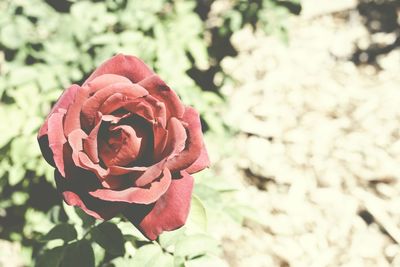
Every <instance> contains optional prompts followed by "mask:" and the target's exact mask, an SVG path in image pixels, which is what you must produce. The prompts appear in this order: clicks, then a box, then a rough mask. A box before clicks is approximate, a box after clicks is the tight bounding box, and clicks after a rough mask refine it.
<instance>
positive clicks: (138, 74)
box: [84, 54, 153, 85]
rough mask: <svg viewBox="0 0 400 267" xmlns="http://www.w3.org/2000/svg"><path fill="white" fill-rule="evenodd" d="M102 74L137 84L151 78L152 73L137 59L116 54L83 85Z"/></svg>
mask: <svg viewBox="0 0 400 267" xmlns="http://www.w3.org/2000/svg"><path fill="white" fill-rule="evenodd" d="M103 74H117V75H121V76H124V77H126V78H128V79H129V80H131V81H132V82H134V83H137V82H139V81H141V80H143V79H145V78H146V77H148V76H151V75H152V74H153V71H152V70H151V69H150V68H149V67H148V66H147V65H146V64H145V63H144V62H143V61H141V60H140V59H138V58H137V57H134V56H125V55H123V54H118V55H116V56H114V57H112V58H111V59H109V60H107V61H105V62H104V63H103V64H101V66H100V67H98V68H97V69H96V70H95V71H94V72H93V73H92V75H90V76H89V78H88V79H87V80H86V81H85V83H84V85H86V84H88V83H89V82H90V81H92V80H93V79H94V78H96V77H98V76H100V75H103Z"/></svg>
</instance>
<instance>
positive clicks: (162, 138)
mask: <svg viewBox="0 0 400 267" xmlns="http://www.w3.org/2000/svg"><path fill="white" fill-rule="evenodd" d="M153 136H154V137H153V138H154V149H153V150H154V160H155V161H159V160H161V158H162V156H163V155H162V152H163V151H164V149H165V146H166V144H167V139H168V131H167V130H166V129H164V128H163V127H162V126H161V125H160V124H158V123H155V124H153Z"/></svg>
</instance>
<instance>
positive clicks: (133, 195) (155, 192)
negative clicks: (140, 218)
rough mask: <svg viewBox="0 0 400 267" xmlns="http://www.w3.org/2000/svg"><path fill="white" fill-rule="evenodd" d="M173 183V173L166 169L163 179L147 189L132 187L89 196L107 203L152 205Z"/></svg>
mask: <svg viewBox="0 0 400 267" xmlns="http://www.w3.org/2000/svg"><path fill="white" fill-rule="evenodd" d="M170 183H171V173H170V172H169V170H168V169H164V171H163V173H162V175H161V177H160V178H159V179H158V180H156V181H154V182H153V183H151V184H150V186H148V187H146V188H142V187H130V188H127V189H125V190H121V191H115V190H110V189H98V190H96V191H93V192H89V194H90V195H91V196H93V197H96V198H99V199H102V200H106V201H121V202H127V203H136V204H150V203H153V202H155V201H156V200H157V199H159V197H160V196H161V195H163V194H164V193H165V192H166V191H167V189H168V187H169V185H170Z"/></svg>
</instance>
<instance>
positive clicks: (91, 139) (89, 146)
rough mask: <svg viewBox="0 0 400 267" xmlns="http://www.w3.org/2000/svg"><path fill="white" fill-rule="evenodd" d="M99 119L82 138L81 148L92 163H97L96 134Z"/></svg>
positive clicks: (99, 123) (98, 127) (97, 132)
mask: <svg viewBox="0 0 400 267" xmlns="http://www.w3.org/2000/svg"><path fill="white" fill-rule="evenodd" d="M100 125H101V121H99V122H98V123H97V124H96V126H95V127H94V128H93V130H92V131H91V132H90V134H89V136H88V137H87V138H86V139H85V140H83V150H84V151H85V153H86V154H87V155H88V157H89V158H90V160H91V161H92V162H93V163H99V155H98V151H97V135H98V134H99V129H100Z"/></svg>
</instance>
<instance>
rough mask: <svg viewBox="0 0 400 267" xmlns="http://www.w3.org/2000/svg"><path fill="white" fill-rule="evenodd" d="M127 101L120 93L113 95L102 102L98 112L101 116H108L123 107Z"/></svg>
mask: <svg viewBox="0 0 400 267" xmlns="http://www.w3.org/2000/svg"><path fill="white" fill-rule="evenodd" d="M127 101H128V97H126V96H125V95H123V94H120V93H115V94H113V95H111V96H110V97H108V98H107V99H106V101H104V103H102V104H101V106H100V108H99V111H100V112H101V113H102V114H110V113H112V112H113V111H115V110H117V109H119V108H120V107H122V106H124V105H125V103H126V102H127Z"/></svg>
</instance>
